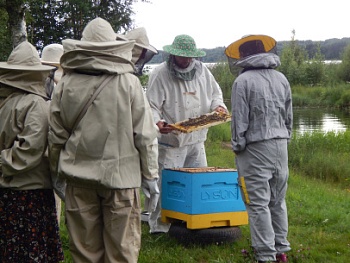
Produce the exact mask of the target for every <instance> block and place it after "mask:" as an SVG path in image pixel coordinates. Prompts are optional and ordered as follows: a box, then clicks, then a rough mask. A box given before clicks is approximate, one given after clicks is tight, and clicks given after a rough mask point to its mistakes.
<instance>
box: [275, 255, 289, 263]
mask: <svg viewBox="0 0 350 263" xmlns="http://www.w3.org/2000/svg"><path fill="white" fill-rule="evenodd" d="M276 262H277V263H280V262H288V259H287V255H286V254H285V253H280V254H277V255H276Z"/></svg>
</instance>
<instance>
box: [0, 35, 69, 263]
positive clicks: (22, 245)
mask: <svg viewBox="0 0 350 263" xmlns="http://www.w3.org/2000/svg"><path fill="white" fill-rule="evenodd" d="M52 69H53V67H51V66H47V65H42V64H41V61H40V57H39V54H38V51H37V50H36V49H35V47H34V46H33V45H32V44H30V43H29V42H27V41H23V42H22V43H20V44H18V45H17V46H16V47H15V48H14V49H13V51H12V52H11V54H10V56H9V58H8V60H7V62H0V120H1V121H0V153H1V155H0V200H1V201H0V261H1V262H32V261H33V259H37V260H38V261H42V262H61V261H62V260H63V259H64V255H63V250H62V245H61V240H60V236H59V229H58V222H57V216H56V206H55V198H54V191H53V184H52V178H51V174H50V169H49V160H48V157H47V154H46V153H47V136H48V129H49V125H48V115H49V104H48V103H47V100H48V99H49V98H48V96H47V94H46V92H45V88H44V83H45V79H46V77H47V76H48V75H49V72H50V71H51V70H52ZM44 237H45V238H44Z"/></svg>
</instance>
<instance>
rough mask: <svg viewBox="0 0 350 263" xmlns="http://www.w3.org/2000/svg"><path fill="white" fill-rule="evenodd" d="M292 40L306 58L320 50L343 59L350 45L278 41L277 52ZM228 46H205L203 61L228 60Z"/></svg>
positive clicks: (334, 40)
mask: <svg viewBox="0 0 350 263" xmlns="http://www.w3.org/2000/svg"><path fill="white" fill-rule="evenodd" d="M292 42H294V43H296V44H297V45H299V46H300V48H302V49H303V50H304V51H305V56H306V59H312V58H313V57H315V56H316V55H317V52H318V51H320V52H321V54H322V55H323V57H324V59H325V60H341V57H342V55H343V52H344V50H345V48H346V46H348V45H350V37H349V38H342V39H337V38H332V39H327V40H325V41H312V40H290V41H279V42H277V54H279V55H280V54H281V53H282V50H283V49H284V48H285V47H287V46H289V45H290V44H291V43H292ZM225 48H226V47H216V48H212V49H206V48H203V49H202V50H203V51H205V52H206V53H207V55H206V56H205V57H203V58H202V61H203V62H205V63H216V62H222V61H227V58H226V56H225V53H224V52H225ZM163 57H164V55H163V51H160V52H159V54H158V55H156V56H154V57H153V59H152V60H151V61H150V63H151V64H152V63H153V64H158V63H161V62H163Z"/></svg>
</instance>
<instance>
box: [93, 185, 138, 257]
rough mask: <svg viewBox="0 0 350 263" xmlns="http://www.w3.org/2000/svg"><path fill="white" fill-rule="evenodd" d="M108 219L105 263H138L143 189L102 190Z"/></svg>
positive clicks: (105, 215) (105, 216)
mask: <svg viewBox="0 0 350 263" xmlns="http://www.w3.org/2000/svg"><path fill="white" fill-rule="evenodd" d="M99 193H100V196H101V197H102V210H103V218H104V229H103V242H104V245H105V260H104V262H118V263H136V262H137V261H138V256H139V251H140V247H141V221H140V192H139V189H138V188H137V189H135V188H134V189H121V190H104V191H99Z"/></svg>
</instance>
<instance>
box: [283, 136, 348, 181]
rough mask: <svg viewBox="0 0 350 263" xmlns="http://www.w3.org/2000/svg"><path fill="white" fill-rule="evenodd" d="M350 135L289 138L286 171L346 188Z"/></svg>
mask: <svg viewBox="0 0 350 263" xmlns="http://www.w3.org/2000/svg"><path fill="white" fill-rule="evenodd" d="M349 149H350V131H346V132H342V133H334V132H328V133H321V132H313V133H306V134H302V135H300V134H293V138H292V140H291V143H290V144H289V147H288V151H289V167H290V169H292V170H294V171H296V172H298V173H299V174H301V175H306V176H309V177H312V178H317V179H322V180H324V181H326V182H337V183H342V184H344V185H345V187H349V185H350V181H349V179H350V162H349V160H350V151H349Z"/></svg>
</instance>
